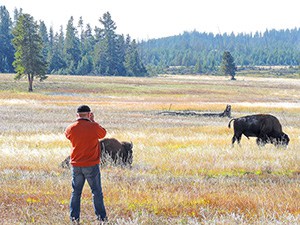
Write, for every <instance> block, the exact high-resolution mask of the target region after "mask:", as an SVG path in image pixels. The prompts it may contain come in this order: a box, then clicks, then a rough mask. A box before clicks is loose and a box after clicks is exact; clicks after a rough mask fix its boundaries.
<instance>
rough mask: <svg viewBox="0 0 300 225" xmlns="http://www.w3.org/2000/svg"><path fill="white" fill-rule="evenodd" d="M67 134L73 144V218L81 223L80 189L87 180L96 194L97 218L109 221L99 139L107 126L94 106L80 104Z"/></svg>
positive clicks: (73, 221) (94, 196)
mask: <svg viewBox="0 0 300 225" xmlns="http://www.w3.org/2000/svg"><path fill="white" fill-rule="evenodd" d="M65 135H66V137H67V138H68V139H69V140H70V142H71V144H72V150H71V158H70V163H71V165H72V167H71V171H72V188H73V191H72V195H71V201H70V219H71V221H72V223H73V224H79V220H80V199H81V193H82V189H83V186H84V183H85V180H87V182H88V184H89V186H90V188H91V191H92V194H93V203H94V210H95V214H96V216H97V219H98V220H99V221H107V216H106V210H105V206H104V201H103V193H102V186H101V174H100V169H99V163H100V151H101V149H100V146H99V139H102V138H104V137H105V135H106V130H105V129H104V128H103V127H101V126H100V125H99V124H98V123H96V122H95V121H94V114H93V113H92V112H91V109H90V108H89V107H88V106H87V105H81V106H79V107H78V108H77V120H76V121H75V122H74V123H72V124H70V125H69V126H68V127H67V129H66V131H65Z"/></svg>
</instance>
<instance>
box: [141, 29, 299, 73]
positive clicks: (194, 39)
mask: <svg viewBox="0 0 300 225" xmlns="http://www.w3.org/2000/svg"><path fill="white" fill-rule="evenodd" d="M299 43H300V29H299V28H294V29H286V30H274V29H272V30H266V31H265V32H263V33H262V32H256V33H250V34H244V33H240V34H237V35H236V34H234V33H231V34H227V33H224V34H222V35H221V34H213V33H205V32H204V33H200V32H197V31H192V32H184V33H183V34H180V35H175V36H170V37H165V38H160V39H153V40H147V41H142V42H141V43H140V44H139V50H140V53H141V56H142V60H143V62H144V63H145V65H147V68H151V69H152V70H154V71H156V72H157V73H162V72H167V73H174V74H178V73H182V74H185V73H194V74H201V73H210V74H215V73H218V72H219V71H220V65H221V62H222V59H223V54H224V52H230V53H231V55H232V56H233V58H234V60H235V63H236V65H238V66H239V67H252V66H275V65H284V66H291V67H293V66H299V65H300V45H299Z"/></svg>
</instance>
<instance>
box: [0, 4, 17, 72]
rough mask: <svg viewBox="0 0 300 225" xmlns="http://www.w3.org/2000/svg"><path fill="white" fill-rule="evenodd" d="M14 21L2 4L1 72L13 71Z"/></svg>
mask: <svg viewBox="0 0 300 225" xmlns="http://www.w3.org/2000/svg"><path fill="white" fill-rule="evenodd" d="M11 26H12V21H11V19H10V16H9V12H8V11H7V9H6V8H5V6H0V73H8V72H13V71H14V69H13V66H12V63H13V61H14V48H13V46H12V43H11V41H12V38H13V36H12V34H11Z"/></svg>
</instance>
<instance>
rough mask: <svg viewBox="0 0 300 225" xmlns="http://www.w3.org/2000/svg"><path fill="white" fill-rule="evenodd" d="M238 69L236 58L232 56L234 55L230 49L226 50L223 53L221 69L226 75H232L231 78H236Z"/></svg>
mask: <svg viewBox="0 0 300 225" xmlns="http://www.w3.org/2000/svg"><path fill="white" fill-rule="evenodd" d="M236 70H237V68H236V66H235V63H234V58H233V57H232V55H231V54H230V52H229V51H225V52H224V53H223V57H222V63H221V71H222V72H223V73H224V74H225V75H230V76H231V80H235V72H236Z"/></svg>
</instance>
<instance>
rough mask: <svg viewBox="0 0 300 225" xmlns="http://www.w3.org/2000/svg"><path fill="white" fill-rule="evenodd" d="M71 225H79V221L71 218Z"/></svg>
mask: <svg viewBox="0 0 300 225" xmlns="http://www.w3.org/2000/svg"><path fill="white" fill-rule="evenodd" d="M71 225H80V223H79V219H75V218H72V219H71Z"/></svg>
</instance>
